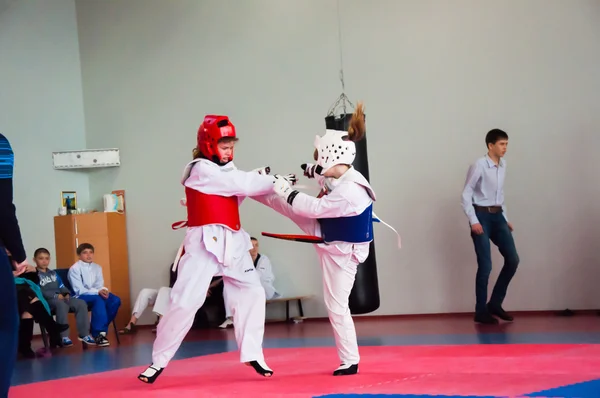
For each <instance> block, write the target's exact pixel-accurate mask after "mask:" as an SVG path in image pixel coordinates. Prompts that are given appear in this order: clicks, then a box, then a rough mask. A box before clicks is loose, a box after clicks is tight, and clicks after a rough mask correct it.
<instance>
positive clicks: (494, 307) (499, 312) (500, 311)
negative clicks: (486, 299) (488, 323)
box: [487, 304, 515, 322]
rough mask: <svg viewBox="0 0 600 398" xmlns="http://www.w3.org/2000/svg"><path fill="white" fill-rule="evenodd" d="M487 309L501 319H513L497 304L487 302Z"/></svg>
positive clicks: (509, 320) (508, 320) (510, 320)
mask: <svg viewBox="0 0 600 398" xmlns="http://www.w3.org/2000/svg"><path fill="white" fill-rule="evenodd" d="M487 309H488V311H489V313H490V314H492V315H495V316H497V317H498V318H500V319H502V320H503V321H507V322H512V321H513V320H514V319H515V318H513V317H512V316H511V315H509V314H508V313H507V312H506V311H504V310H503V309H502V307H501V306H499V305H493V304H491V305H490V304H488V305H487Z"/></svg>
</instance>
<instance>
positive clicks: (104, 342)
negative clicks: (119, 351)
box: [95, 333, 110, 347]
mask: <svg viewBox="0 0 600 398" xmlns="http://www.w3.org/2000/svg"><path fill="white" fill-rule="evenodd" d="M95 340H96V346H97V347H108V346H109V345H110V343H109V341H108V339H107V338H106V333H100V334H99V335H98V336H96V339H95Z"/></svg>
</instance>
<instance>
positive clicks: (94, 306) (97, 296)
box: [69, 243, 121, 347]
mask: <svg viewBox="0 0 600 398" xmlns="http://www.w3.org/2000/svg"><path fill="white" fill-rule="evenodd" d="M77 255H78V256H79V261H77V262H76V263H75V264H73V266H72V267H71V268H69V281H70V282H71V286H72V287H73V291H74V292H75V294H76V297H78V298H80V299H82V300H83V301H85V302H86V303H87V304H88V307H89V308H90V309H91V310H92V327H91V332H92V336H93V337H94V338H95V339H96V345H98V346H100V347H106V346H108V345H110V343H109V342H108V339H107V338H106V332H107V331H108V325H110V323H111V322H112V321H113V320H114V319H115V317H116V316H117V311H119V307H120V306H121V299H120V298H119V297H117V296H115V295H114V294H112V293H110V292H109V291H108V288H106V287H105V286H104V277H103V276H102V267H100V266H99V265H98V264H96V263H94V262H93V260H94V246H92V245H91V244H89V243H82V244H81V245H79V247H78V248H77Z"/></svg>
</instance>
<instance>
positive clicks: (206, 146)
mask: <svg viewBox="0 0 600 398" xmlns="http://www.w3.org/2000/svg"><path fill="white" fill-rule="evenodd" d="M225 137H231V138H235V126H234V125H233V124H232V123H231V122H230V121H229V118H228V117H227V116H218V115H206V116H205V117H204V121H203V122H202V124H201V125H200V128H199V129H198V150H199V151H200V153H202V155H204V156H205V157H206V158H207V159H209V160H213V161H217V162H218V161H219V158H220V156H219V147H218V146H217V144H218V142H219V140H220V139H221V138H225ZM230 160H233V153H232V154H231V159H230Z"/></svg>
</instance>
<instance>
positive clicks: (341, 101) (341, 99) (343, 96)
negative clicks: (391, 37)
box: [327, 0, 354, 116]
mask: <svg viewBox="0 0 600 398" xmlns="http://www.w3.org/2000/svg"><path fill="white" fill-rule="evenodd" d="M337 18H338V40H339V50H340V82H341V83H342V94H341V95H340V96H339V97H338V99H337V100H336V101H335V103H334V104H333V105H332V106H331V107H330V108H329V111H328V112H327V116H333V115H335V111H336V109H337V108H338V107H339V106H340V104H341V106H342V110H343V114H344V115H345V114H346V113H347V108H346V105H347V104H348V105H350V107H351V108H352V109H354V105H353V104H352V102H350V100H349V99H348V97H347V96H346V84H345V82H344V57H343V50H342V49H343V46H342V19H341V16H340V0H337Z"/></svg>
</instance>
